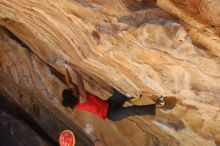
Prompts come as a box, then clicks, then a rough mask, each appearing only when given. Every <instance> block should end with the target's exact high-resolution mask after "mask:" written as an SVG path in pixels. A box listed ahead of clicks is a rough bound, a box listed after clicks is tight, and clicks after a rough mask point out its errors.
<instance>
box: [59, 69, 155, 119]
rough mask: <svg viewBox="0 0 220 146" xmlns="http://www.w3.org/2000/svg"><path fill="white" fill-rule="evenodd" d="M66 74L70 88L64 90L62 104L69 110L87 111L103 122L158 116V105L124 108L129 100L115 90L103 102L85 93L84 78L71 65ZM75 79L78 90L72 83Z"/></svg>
mask: <svg viewBox="0 0 220 146" xmlns="http://www.w3.org/2000/svg"><path fill="white" fill-rule="evenodd" d="M66 73H67V75H66V82H67V85H68V87H69V88H68V89H64V90H63V92H62V96H63V99H62V104H63V106H65V107H67V108H68V109H71V110H72V109H74V108H75V109H77V110H86V111H88V112H91V113H93V114H95V115H97V116H99V117H100V118H101V119H102V120H104V119H105V118H106V117H107V118H108V119H109V120H112V121H118V120H121V119H123V118H126V117H128V116H133V115H155V114H156V106H157V105H156V104H150V105H142V106H128V107H123V104H124V102H125V101H128V100H129V98H128V97H126V96H125V95H123V94H122V93H120V92H119V91H117V90H114V93H113V95H112V96H111V97H109V98H108V100H102V99H100V98H99V97H97V96H94V95H92V94H91V93H88V92H86V91H85V88H84V84H83V80H82V77H81V76H80V74H79V73H78V72H77V71H75V70H73V69H72V68H71V67H70V66H69V65H66ZM74 77H75V78H76V81H77V86H78V88H77V86H76V85H75V84H74V83H73V82H72V79H74Z"/></svg>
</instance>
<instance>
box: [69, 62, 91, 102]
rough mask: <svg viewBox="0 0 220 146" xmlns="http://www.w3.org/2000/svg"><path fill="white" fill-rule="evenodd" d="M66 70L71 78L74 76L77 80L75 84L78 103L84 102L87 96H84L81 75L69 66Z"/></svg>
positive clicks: (84, 91)
mask: <svg viewBox="0 0 220 146" xmlns="http://www.w3.org/2000/svg"><path fill="white" fill-rule="evenodd" d="M67 70H68V72H69V73H70V75H71V77H72V78H74V77H76V81H77V85H78V89H79V102H80V103H83V102H85V101H86V99H87V96H86V90H85V87H84V83H83V80H82V77H81V75H80V74H79V73H78V72H77V71H75V70H73V69H72V68H71V67H70V66H68V67H67Z"/></svg>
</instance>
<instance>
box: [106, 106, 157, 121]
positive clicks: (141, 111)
mask: <svg viewBox="0 0 220 146" xmlns="http://www.w3.org/2000/svg"><path fill="white" fill-rule="evenodd" d="M155 114H156V105H155V104H150V105H140V106H129V107H117V106H116V105H115V104H114V103H109V111H108V114H107V118H108V119H110V120H112V121H118V120H121V119H124V118H127V117H129V116H135V115H138V116H144V115H155Z"/></svg>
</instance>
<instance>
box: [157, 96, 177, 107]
mask: <svg viewBox="0 0 220 146" xmlns="http://www.w3.org/2000/svg"><path fill="white" fill-rule="evenodd" d="M176 103H177V99H176V98H175V97H173V96H168V97H164V96H160V97H159V98H158V100H157V102H156V104H157V107H158V108H161V109H163V110H171V109H173V108H174V107H175V106H176Z"/></svg>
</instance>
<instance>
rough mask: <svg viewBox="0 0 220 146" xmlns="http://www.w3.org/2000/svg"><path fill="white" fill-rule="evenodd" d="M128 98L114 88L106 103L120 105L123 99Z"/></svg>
mask: <svg viewBox="0 0 220 146" xmlns="http://www.w3.org/2000/svg"><path fill="white" fill-rule="evenodd" d="M128 100H130V99H129V98H128V97H127V96H125V95H123V94H122V93H120V92H119V91H117V90H115V89H114V93H113V95H112V96H111V97H109V99H108V100H107V101H108V103H114V104H115V106H117V107H121V106H123V104H124V103H125V101H128Z"/></svg>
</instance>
